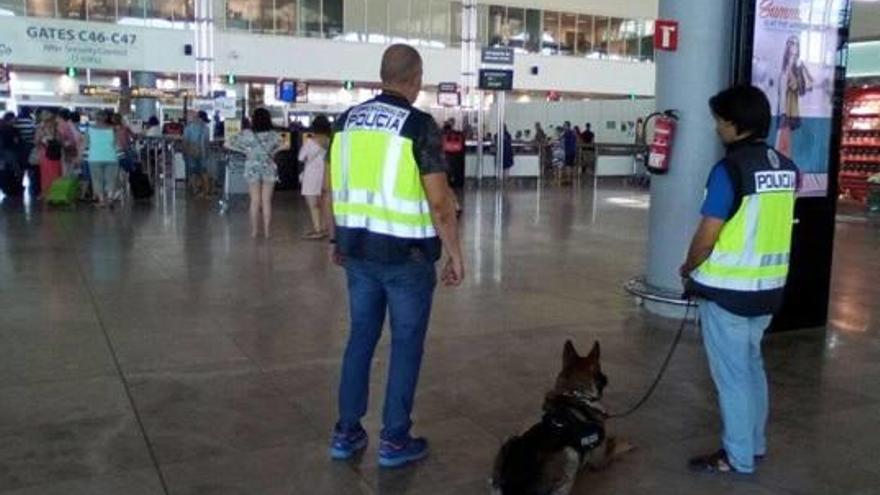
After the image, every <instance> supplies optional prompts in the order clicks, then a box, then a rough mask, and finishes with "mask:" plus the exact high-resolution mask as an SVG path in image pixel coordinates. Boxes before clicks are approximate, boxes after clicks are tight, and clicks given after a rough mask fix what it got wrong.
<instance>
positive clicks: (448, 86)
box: [437, 82, 458, 93]
mask: <svg viewBox="0 0 880 495" xmlns="http://www.w3.org/2000/svg"><path fill="white" fill-rule="evenodd" d="M437 91H438V92H440V93H458V83H454V82H442V83H440V84H438V85H437Z"/></svg>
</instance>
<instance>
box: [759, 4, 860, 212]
mask: <svg viewBox="0 0 880 495" xmlns="http://www.w3.org/2000/svg"><path fill="white" fill-rule="evenodd" d="M848 2H849V0H758V4H757V10H756V14H755V15H756V18H755V38H754V54H753V59H752V84H754V85H755V86H757V87H759V88H761V89H762V90H763V91H764V92H765V93H766V94H767V97H768V99H769V100H770V107H771V111H772V114H773V124H772V126H771V130H770V137H769V142H770V144H771V145H773V146H775V147H776V148H777V149H778V150H779V151H781V152H782V153H784V154H785V155H787V156H788V157H790V158H791V159H792V160H794V162H795V163H796V164H797V166H798V168H800V170H801V173H802V177H801V189H800V195H801V196H806V197H822V196H827V195H828V169H829V163H828V160H829V150H830V145H831V125H832V122H831V117H832V112H833V110H834V107H833V97H834V74H835V70H836V67H837V64H838V63H839V62H840V60H839V59H838V48H839V46H838V45H839V39H838V29H839V28H840V27H841V24H842V23H843V22H845V19H846V12H847V10H848Z"/></svg>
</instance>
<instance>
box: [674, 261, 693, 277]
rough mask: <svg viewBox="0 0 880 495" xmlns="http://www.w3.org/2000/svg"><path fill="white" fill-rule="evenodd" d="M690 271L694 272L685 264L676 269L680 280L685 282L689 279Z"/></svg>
mask: <svg viewBox="0 0 880 495" xmlns="http://www.w3.org/2000/svg"><path fill="white" fill-rule="evenodd" d="M692 271H694V270H693V269H692V268H691V267H689V266H688V264H687V263H684V264H682V265H681V266H680V267H679V268H678V275H679V276H680V277H681V278H682V279H684V280H687V279H689V278H691V272H692Z"/></svg>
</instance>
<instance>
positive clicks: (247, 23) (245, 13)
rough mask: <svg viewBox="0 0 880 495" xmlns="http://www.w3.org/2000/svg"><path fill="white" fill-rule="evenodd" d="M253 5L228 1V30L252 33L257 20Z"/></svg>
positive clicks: (249, 1)
mask: <svg viewBox="0 0 880 495" xmlns="http://www.w3.org/2000/svg"><path fill="white" fill-rule="evenodd" d="M153 1H155V0H153ZM252 3H253V1H252V0H227V2H226V28H227V29H239V30H242V31H250V30H251V29H252V27H253V23H254V19H255V18H256V11H255V10H254V9H253V5H252Z"/></svg>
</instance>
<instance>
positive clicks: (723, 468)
mask: <svg viewBox="0 0 880 495" xmlns="http://www.w3.org/2000/svg"><path fill="white" fill-rule="evenodd" d="M688 467H689V468H690V469H691V471H697V472H701V473H736V472H737V470H736V468H734V467H733V464H731V463H730V459H728V458H727V452H725V451H724V449H721V450H719V451H717V452H714V453H712V454H708V455H702V456H698V457H694V458H692V459H691V460H689V461H688Z"/></svg>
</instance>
